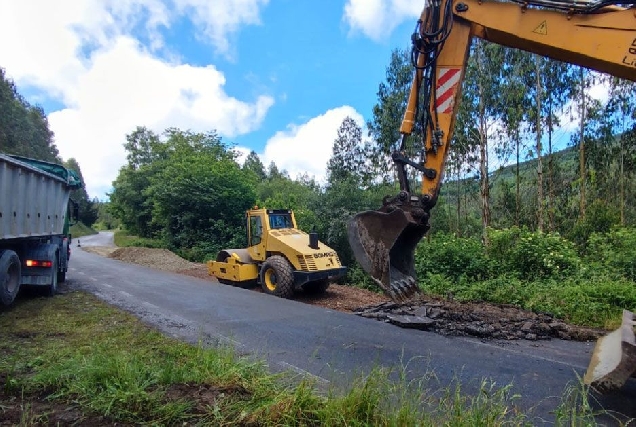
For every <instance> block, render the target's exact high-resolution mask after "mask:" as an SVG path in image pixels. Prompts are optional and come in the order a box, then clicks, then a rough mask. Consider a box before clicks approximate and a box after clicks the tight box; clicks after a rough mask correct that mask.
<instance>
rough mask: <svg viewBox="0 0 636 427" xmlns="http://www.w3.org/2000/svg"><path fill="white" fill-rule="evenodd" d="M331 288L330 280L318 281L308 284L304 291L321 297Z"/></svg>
mask: <svg viewBox="0 0 636 427" xmlns="http://www.w3.org/2000/svg"><path fill="white" fill-rule="evenodd" d="M328 288H329V280H317V281H315V282H309V283H307V284H306V285H305V286H304V287H303V289H304V290H305V292H307V293H308V294H314V295H320V294H324V293H325V292H327V289H328Z"/></svg>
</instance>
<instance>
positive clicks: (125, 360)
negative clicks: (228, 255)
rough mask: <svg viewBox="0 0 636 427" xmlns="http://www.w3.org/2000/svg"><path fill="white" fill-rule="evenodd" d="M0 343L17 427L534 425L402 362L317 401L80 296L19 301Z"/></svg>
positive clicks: (232, 356)
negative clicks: (83, 426)
mask: <svg viewBox="0 0 636 427" xmlns="http://www.w3.org/2000/svg"><path fill="white" fill-rule="evenodd" d="M0 335H1V336H2V339H1V340H0V385H1V388H0V416H2V417H3V418H5V419H7V417H9V418H8V419H13V421H14V422H15V424H20V425H31V424H38V423H50V424H55V423H60V424H68V423H69V420H68V417H69V416H74V417H75V418H74V419H73V421H74V422H75V421H82V422H85V423H89V424H90V423H106V424H112V423H131V424H152V425H184V424H188V425H192V424H194V425H215V426H224V425H246V426H247V425H258V426H274V425H277V426H278V425H285V426H287V425H290V426H291V425H298V426H322V425H329V426H367V425H374V426H376V425H377V426H415V425H420V426H438V425H446V426H479V425H481V426H503V425H512V426H517V425H529V424H530V422H529V421H528V420H529V419H530V418H529V416H527V415H524V414H521V413H520V412H519V411H518V410H517V407H516V405H515V402H516V400H517V399H518V397H519V396H516V395H513V394H512V392H511V387H510V386H509V385H507V386H503V387H499V386H498V385H496V384H494V383H493V382H491V381H488V380H483V381H482V382H481V383H480V384H479V387H478V389H479V390H478V392H477V393H475V394H474V395H468V394H465V393H463V391H462V386H461V384H460V383H459V382H458V381H456V382H454V383H453V384H450V385H446V386H441V385H439V384H438V383H436V382H435V378H434V375H433V373H432V372H431V373H430V375H428V376H427V377H425V378H420V379H416V380H412V379H411V380H408V379H407V375H406V372H408V363H406V364H401V368H398V369H397V370H394V371H391V370H387V369H380V368H378V369H375V370H374V371H373V372H372V373H370V374H369V375H366V376H358V377H357V378H356V379H355V380H354V381H353V383H352V384H351V386H350V388H349V389H348V390H344V391H343V390H328V391H326V392H325V391H320V392H319V391H318V390H316V388H315V387H314V385H313V384H312V383H310V382H307V381H301V382H298V381H290V378H289V377H287V376H286V374H276V375H274V374H271V373H269V372H268V371H267V369H266V367H265V365H264V364H263V363H261V362H260V361H254V360H253V359H249V358H246V357H239V356H238V355H237V354H236V353H235V352H234V351H233V350H232V349H230V348H203V347H202V346H192V345H189V344H186V343H183V342H180V341H176V340H174V339H171V338H168V337H165V336H163V335H162V334H160V333H159V332H157V331H155V330H152V329H150V328H148V327H147V326H145V325H143V324H142V323H141V322H140V321H139V320H138V319H137V318H135V317H133V316H132V315H129V314H127V313H125V312H122V311H119V310H117V309H114V308H112V307H110V306H108V305H106V304H104V303H102V302H100V301H99V300H98V299H96V298H95V297H93V296H92V295H90V294H86V293H83V292H72V293H68V294H64V295H59V296H57V297H56V298H53V299H40V298H37V299H36V298H34V299H27V300H20V301H18V303H17V305H16V306H15V307H13V308H12V309H11V310H9V311H5V312H2V313H0ZM396 362H397V364H398V365H400V363H399V361H396ZM3 380H4V381H3ZM41 402H46V406H45V407H43V406H42V403H41ZM12 414H13V415H12ZM573 414H574V416H575V418H576V419H584V418H585V417H589V416H590V415H589V414H590V409H589V408H587V407H586V406H581V405H580V404H578V402H573V403H568V404H567V405H565V406H564V409H563V410H562V417H563V418H562V419H563V420H569V418H568V417H572V416H573ZM11 415H12V416H13V418H11ZM63 417H66V418H63ZM585 419H587V418H585ZM43 421H45V422H43ZM566 423H568V424H569V421H567V422H566ZM571 425H578V424H571Z"/></svg>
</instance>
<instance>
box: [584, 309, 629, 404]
mask: <svg viewBox="0 0 636 427" xmlns="http://www.w3.org/2000/svg"><path fill="white" fill-rule="evenodd" d="M635 320H636V319H635V317H634V313H632V312H631V311H627V310H623V322H622V324H621V326H620V328H618V329H616V330H615V331H614V332H610V333H609V334H608V335H605V336H604V337H601V338H599V340H598V341H597V343H596V347H595V348H594V352H593V353H592V360H591V361H590V365H589V366H588V368H587V372H586V373H585V377H584V378H583V381H584V382H585V384H589V385H590V386H592V388H594V389H595V390H598V391H599V392H601V393H604V392H608V391H612V390H616V389H618V388H620V387H622V386H623V384H625V382H626V381H627V380H628V379H629V377H630V376H635V375H636V338H635V336H634V325H636V322H635Z"/></svg>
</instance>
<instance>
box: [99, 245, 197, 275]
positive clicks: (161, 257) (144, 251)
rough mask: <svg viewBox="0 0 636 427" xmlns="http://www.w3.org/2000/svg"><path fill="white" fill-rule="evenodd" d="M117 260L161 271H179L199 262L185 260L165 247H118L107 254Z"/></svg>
mask: <svg viewBox="0 0 636 427" xmlns="http://www.w3.org/2000/svg"><path fill="white" fill-rule="evenodd" d="M108 256H109V257H110V258H114V259H117V260H119V261H124V262H129V263H132V264H139V265H143V266H145V267H152V268H156V269H159V270H163V271H179V270H188V269H191V268H197V267H198V266H199V265H200V264H196V263H194V262H190V261H187V260H185V259H183V258H181V257H180V256H178V255H175V254H174V253H172V252H170V251H169V250H167V249H150V248H118V249H115V250H114V251H113V252H111V253H110V255H108Z"/></svg>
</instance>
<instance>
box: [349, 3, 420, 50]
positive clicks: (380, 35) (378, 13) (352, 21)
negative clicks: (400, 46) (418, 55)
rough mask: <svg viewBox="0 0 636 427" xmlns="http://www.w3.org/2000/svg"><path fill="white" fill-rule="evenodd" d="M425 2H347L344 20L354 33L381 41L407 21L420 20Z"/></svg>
mask: <svg viewBox="0 0 636 427" xmlns="http://www.w3.org/2000/svg"><path fill="white" fill-rule="evenodd" d="M423 7H424V0H421V1H413V0H347V3H346V4H345V8H344V17H343V18H344V20H345V21H346V22H347V23H348V24H349V26H350V27H351V29H352V30H353V31H361V32H362V33H363V34H364V35H366V36H367V37H369V38H371V39H373V40H375V41H381V40H383V39H385V38H386V37H388V36H389V35H390V34H391V32H392V31H393V30H394V29H395V27H397V26H398V25H400V24H401V23H402V22H404V21H406V20H412V19H417V18H419V16H420V14H421V12H422V9H423Z"/></svg>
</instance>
